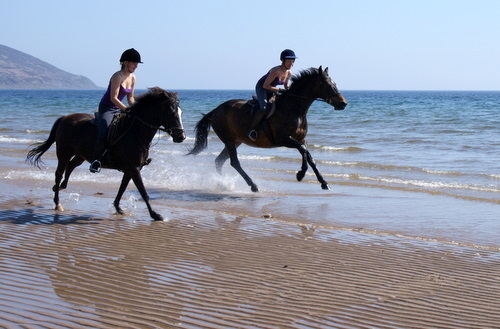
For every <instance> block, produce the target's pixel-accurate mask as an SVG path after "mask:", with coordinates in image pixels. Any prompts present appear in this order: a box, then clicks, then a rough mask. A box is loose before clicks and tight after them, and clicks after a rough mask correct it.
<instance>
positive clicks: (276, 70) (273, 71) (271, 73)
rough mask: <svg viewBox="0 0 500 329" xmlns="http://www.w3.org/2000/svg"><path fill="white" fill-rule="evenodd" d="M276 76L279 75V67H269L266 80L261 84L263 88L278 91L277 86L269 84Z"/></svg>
mask: <svg viewBox="0 0 500 329" xmlns="http://www.w3.org/2000/svg"><path fill="white" fill-rule="evenodd" d="M278 76H279V68H278V67H275V68H273V69H271V71H269V75H268V76H267V79H266V81H264V85H263V87H264V89H266V90H269V91H273V92H275V93H277V92H279V91H280V89H279V88H278V87H273V86H271V82H273V80H274V79H275V78H277V77H278Z"/></svg>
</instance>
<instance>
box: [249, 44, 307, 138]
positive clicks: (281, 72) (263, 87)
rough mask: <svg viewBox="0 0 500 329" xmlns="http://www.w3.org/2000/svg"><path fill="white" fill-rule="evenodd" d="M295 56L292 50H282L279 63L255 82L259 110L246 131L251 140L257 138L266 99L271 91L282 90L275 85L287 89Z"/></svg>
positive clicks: (264, 111) (271, 93) (264, 112)
mask: <svg viewBox="0 0 500 329" xmlns="http://www.w3.org/2000/svg"><path fill="white" fill-rule="evenodd" d="M296 58H297V57H296V56H295V53H294V52H293V50H290V49H285V50H283V51H282V52H281V55H280V60H281V65H278V66H275V67H273V68H272V69H270V70H269V72H267V73H266V74H265V75H264V76H263V77H262V78H260V79H259V81H258V82H257V85H256V86H255V92H256V94H257V99H258V101H259V111H257V113H255V115H254V117H253V121H252V125H251V126H250V132H249V133H248V138H250V139H251V140H253V141H255V140H256V139H257V128H258V126H259V125H260V123H261V121H262V119H263V118H264V115H265V114H266V109H267V108H266V106H267V102H268V100H269V99H270V98H271V97H272V95H273V93H277V92H280V91H282V89H280V88H278V87H277V86H279V85H284V87H285V89H288V80H289V79H290V75H291V73H290V69H291V68H292V67H293V64H294V63H295V59H296Z"/></svg>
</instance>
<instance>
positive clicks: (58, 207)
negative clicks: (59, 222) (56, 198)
mask: <svg viewBox="0 0 500 329" xmlns="http://www.w3.org/2000/svg"><path fill="white" fill-rule="evenodd" d="M54 210H56V211H64V208H63V207H62V206H61V204H60V203H58V204H57V205H56V207H55V208H54Z"/></svg>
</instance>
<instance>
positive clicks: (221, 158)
mask: <svg viewBox="0 0 500 329" xmlns="http://www.w3.org/2000/svg"><path fill="white" fill-rule="evenodd" d="M227 159H229V152H228V151H227V147H224V149H223V150H222V152H220V154H219V155H218V156H217V158H215V169H216V170H217V172H218V173H219V175H220V174H222V166H223V165H224V163H225V162H226V160H227Z"/></svg>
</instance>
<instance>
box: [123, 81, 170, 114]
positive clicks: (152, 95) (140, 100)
mask: <svg viewBox="0 0 500 329" xmlns="http://www.w3.org/2000/svg"><path fill="white" fill-rule="evenodd" d="M174 96H175V95H174V93H173V92H169V91H166V90H164V89H162V88H160V87H152V88H148V92H147V93H144V94H141V95H139V96H137V97H136V100H135V104H134V105H132V106H131V107H130V108H129V109H130V112H131V113H134V112H136V111H140V110H141V109H143V108H148V107H150V106H151V105H153V104H156V103H158V100H159V99H160V100H162V99H163V100H166V99H167V98H173V97H174Z"/></svg>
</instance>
